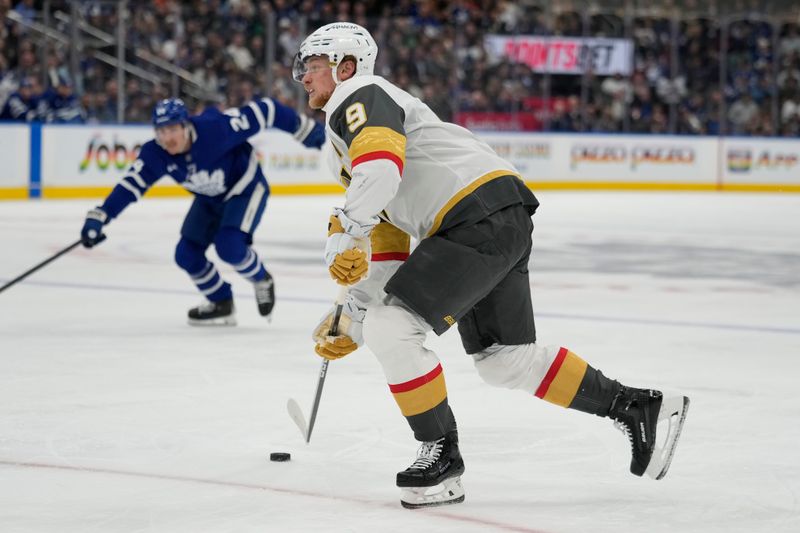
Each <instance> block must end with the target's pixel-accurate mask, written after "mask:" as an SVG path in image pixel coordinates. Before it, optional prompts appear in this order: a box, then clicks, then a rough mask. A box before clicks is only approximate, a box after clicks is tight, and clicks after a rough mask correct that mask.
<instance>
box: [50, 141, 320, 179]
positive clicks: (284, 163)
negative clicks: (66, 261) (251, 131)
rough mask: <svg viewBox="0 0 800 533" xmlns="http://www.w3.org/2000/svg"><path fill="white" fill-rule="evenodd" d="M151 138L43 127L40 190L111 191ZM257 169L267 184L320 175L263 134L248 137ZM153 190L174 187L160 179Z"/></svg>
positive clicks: (311, 158) (290, 148)
mask: <svg viewBox="0 0 800 533" xmlns="http://www.w3.org/2000/svg"><path fill="white" fill-rule="evenodd" d="M152 138H153V128H151V127H149V126H95V127H91V126H45V127H44V128H43V130H42V185H43V187H45V188H47V187H108V186H113V185H114V184H116V183H117V181H119V179H120V178H122V176H123V175H124V173H125V170H126V169H127V168H128V167H129V166H130V164H131V163H132V162H133V161H134V160H135V159H136V156H137V155H138V153H139V150H140V149H141V147H142V145H143V144H144V143H145V142H147V141H149V140H151V139H152ZM250 142H251V144H253V146H254V147H255V148H256V150H257V152H258V155H259V160H260V162H261V166H262V169H263V170H264V173H265V174H266V175H267V179H269V180H270V182H271V183H313V182H320V181H324V180H325V177H324V176H321V175H320V173H321V172H320V167H321V159H320V154H319V151H318V150H311V149H308V148H305V147H304V146H303V145H301V144H300V143H298V142H297V141H295V140H294V139H293V138H292V137H291V136H290V135H289V134H287V133H284V132H281V131H267V132H264V133H262V134H259V135H257V136H255V137H253V138H252V139H251V140H250ZM158 185H161V186H164V185H175V183H174V182H173V181H172V180H169V179H164V180H162V181H159V182H158Z"/></svg>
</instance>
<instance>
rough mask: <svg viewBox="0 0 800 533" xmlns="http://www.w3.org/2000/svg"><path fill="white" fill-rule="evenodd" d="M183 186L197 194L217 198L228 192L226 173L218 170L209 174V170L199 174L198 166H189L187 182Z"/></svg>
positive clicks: (201, 171)
mask: <svg viewBox="0 0 800 533" xmlns="http://www.w3.org/2000/svg"><path fill="white" fill-rule="evenodd" d="M183 186H184V187H185V188H186V189H188V190H190V191H192V192H194V193H197V194H202V195H204V196H217V195H218V194H222V193H224V192H225V190H226V187H225V171H223V170H222V169H221V168H218V169H216V170H214V171H213V172H211V174H209V173H208V171H207V170H200V171H199V172H198V171H197V165H194V164H191V165H188V166H187V168H186V181H185V182H184V183H183Z"/></svg>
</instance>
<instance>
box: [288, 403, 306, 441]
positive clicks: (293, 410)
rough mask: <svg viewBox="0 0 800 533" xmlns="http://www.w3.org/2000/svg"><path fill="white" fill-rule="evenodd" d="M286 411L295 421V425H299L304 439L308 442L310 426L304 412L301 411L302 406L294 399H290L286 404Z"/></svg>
mask: <svg viewBox="0 0 800 533" xmlns="http://www.w3.org/2000/svg"><path fill="white" fill-rule="evenodd" d="M286 410H287V411H288V412H289V416H290V417H292V420H294V423H295V424H297V427H298V429H299V430H300V433H302V435H303V439H304V440H305V441H306V442H308V426H307V425H306V417H305V416H303V410H302V409H300V404H298V403H297V401H296V400H295V399H294V398H289V401H288V402H286Z"/></svg>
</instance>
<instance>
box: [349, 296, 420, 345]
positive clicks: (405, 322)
mask: <svg viewBox="0 0 800 533" xmlns="http://www.w3.org/2000/svg"><path fill="white" fill-rule="evenodd" d="M423 342H425V327H424V321H423V320H422V318H421V317H419V316H417V315H415V314H414V313H413V312H411V311H409V310H408V309H406V308H404V307H401V306H396V305H376V306H374V307H370V308H369V310H368V311H367V314H366V316H365V317H364V343H365V344H366V345H367V346H368V347H369V349H370V350H372V352H373V353H374V354H375V355H378V356H380V355H381V354H389V353H394V352H399V351H403V349H407V348H409V347H412V346H413V347H418V346H422V343H423Z"/></svg>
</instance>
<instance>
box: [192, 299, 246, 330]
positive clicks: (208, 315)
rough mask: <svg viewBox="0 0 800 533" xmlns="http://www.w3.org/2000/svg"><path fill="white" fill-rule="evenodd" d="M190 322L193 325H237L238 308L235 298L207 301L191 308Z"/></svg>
mask: <svg viewBox="0 0 800 533" xmlns="http://www.w3.org/2000/svg"><path fill="white" fill-rule="evenodd" d="M189 324H190V325H192V326H235V325H236V309H235V308H234V306H233V300H222V301H221V302H206V303H204V304H200V305H198V306H197V307H193V308H191V309H189Z"/></svg>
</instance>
